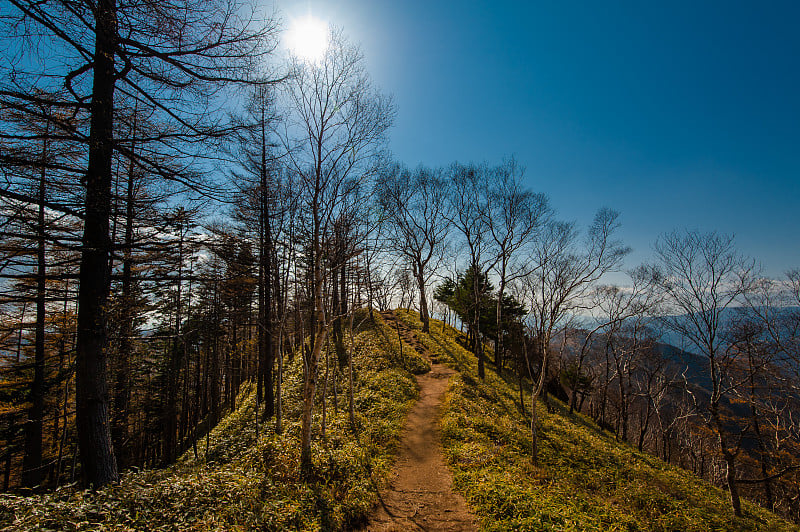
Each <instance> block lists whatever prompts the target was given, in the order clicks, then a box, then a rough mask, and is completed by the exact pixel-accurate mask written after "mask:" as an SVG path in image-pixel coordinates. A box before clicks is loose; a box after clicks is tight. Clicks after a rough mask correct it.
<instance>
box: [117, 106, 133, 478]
mask: <svg viewBox="0 0 800 532" xmlns="http://www.w3.org/2000/svg"><path fill="white" fill-rule="evenodd" d="M137 116H138V115H137V109H134V116H133V132H132V137H133V139H135V138H136V119H137ZM132 142H135V140H132ZM134 149H135V145H131V153H133V151H134ZM134 169H135V167H134V160H133V157H131V158H130V159H129V164H128V183H127V190H126V197H125V246H124V251H123V260H122V311H121V316H120V332H119V352H118V353H117V363H116V372H117V374H116V379H115V385H114V411H113V418H112V422H111V436H112V441H113V442H114V449H115V450H116V455H117V461H118V462H119V466H120V468H124V467H125V466H126V465H127V463H128V461H129V454H130V453H129V449H128V400H129V398H130V389H129V380H130V362H131V358H132V356H133V352H132V343H131V337H132V336H133V319H134V312H133V304H134V302H133V264H132V263H133V259H132V254H131V250H132V246H133V214H134V209H133V202H134V194H133V191H134V185H135V183H134Z"/></svg>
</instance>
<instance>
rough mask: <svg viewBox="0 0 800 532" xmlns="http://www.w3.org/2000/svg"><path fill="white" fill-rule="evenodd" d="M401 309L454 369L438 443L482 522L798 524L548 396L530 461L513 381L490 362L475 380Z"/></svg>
mask: <svg viewBox="0 0 800 532" xmlns="http://www.w3.org/2000/svg"><path fill="white" fill-rule="evenodd" d="M401 315H402V316H403V319H404V321H405V322H406V324H408V325H409V326H411V327H413V328H415V329H417V331H416V332H417V336H418V337H419V338H420V340H421V341H422V342H423V344H425V345H426V346H427V347H428V348H429V349H430V351H431V353H432V355H433V356H434V357H435V358H437V359H439V360H440V361H441V362H444V363H447V364H448V365H451V366H453V367H454V368H456V369H458V370H459V372H460V374H458V375H456V377H455V378H454V379H453V381H452V383H451V385H450V388H449V390H448V395H447V399H446V404H445V410H444V413H443V419H442V432H443V445H444V449H445V453H446V456H447V459H448V461H449V464H450V466H451V468H452V470H453V472H454V485H455V487H456V489H457V490H459V491H460V492H461V493H462V494H463V495H464V496H465V498H466V499H467V501H468V503H469V505H470V506H471V508H472V509H473V511H474V512H475V514H476V516H477V517H478V519H479V520H480V523H481V528H482V529H483V530H598V531H600V530H603V531H606V530H665V531H666V530H676V531H690V530H697V531H708V530H770V531H772V530H795V529H797V527H794V526H792V525H790V524H788V523H787V522H785V521H783V520H781V519H779V518H778V517H776V516H775V515H774V514H772V513H770V512H767V511H766V510H763V509H761V508H759V507H757V506H754V505H751V504H749V503H747V504H745V506H744V511H745V517H743V518H741V519H737V518H735V517H734V516H733V512H732V510H731V509H730V503H729V499H728V497H727V493H726V492H724V491H722V490H720V489H717V488H715V487H713V486H711V485H710V484H708V483H707V482H704V481H702V480H700V479H698V478H697V477H695V476H694V475H692V474H691V473H689V472H687V471H684V470H682V469H680V468H677V467H673V466H669V465H667V464H665V463H663V462H662V461H660V460H659V459H657V458H654V457H651V456H648V455H646V454H643V453H639V452H638V451H636V450H635V449H633V448H632V447H630V446H628V445H623V444H620V443H618V442H616V441H614V438H613V437H610V436H609V435H608V434H606V433H603V432H602V431H601V430H599V428H598V427H597V426H596V425H595V424H594V423H592V422H591V420H588V419H586V418H585V417H583V416H580V415H573V416H569V414H568V413H567V411H566V409H564V408H563V405H560V404H558V403H557V402H555V403H556V410H558V411H557V412H556V413H554V414H547V412H546V410H545V409H544V407H543V406H541V405H540V407H539V411H540V412H542V414H541V416H540V419H541V432H540V434H542V441H541V443H540V453H541V454H540V467H533V466H532V465H531V464H530V453H529V449H530V441H531V440H530V434H529V426H528V423H529V421H528V419H526V418H525V417H523V416H522V415H521V413H520V410H519V406H518V405H519V403H518V400H517V397H518V390H517V389H516V388H515V387H514V386H511V385H509V384H508V383H507V382H505V381H504V380H503V379H501V378H499V377H498V376H497V375H496V373H495V372H494V371H492V370H490V369H489V370H487V375H486V381H485V382H480V381H479V379H478V378H477V363H476V360H475V358H474V357H473V356H472V355H471V354H470V353H469V352H468V351H467V350H466V349H464V348H463V347H462V346H461V345H459V343H458V342H457V341H456V337H457V336H458V333H457V332H456V331H455V330H454V329H452V328H450V327H445V329H444V332H443V331H442V324H441V322H432V324H431V334H430V335H424V334H422V332H421V330H419V329H420V328H421V325H420V324H419V321H418V319H417V316H416V314H413V313H407V312H401ZM487 368H488V366H487ZM528 397H529V395H528Z"/></svg>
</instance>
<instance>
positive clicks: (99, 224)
mask: <svg viewBox="0 0 800 532" xmlns="http://www.w3.org/2000/svg"><path fill="white" fill-rule="evenodd" d="M95 9H96V12H95V20H96V28H95V31H96V45H95V54H94V86H93V91H92V103H91V125H90V132H89V139H90V142H89V165H88V169H87V172H86V200H85V202H86V208H85V213H84V233H83V248H82V251H81V268H80V275H79V278H80V288H79V293H78V338H77V345H76V392H77V393H76V403H77V404H76V424H77V429H78V446H79V449H80V455H81V465H82V474H83V480H84V482H85V483H86V484H88V485H91V486H93V487H95V488H99V487H101V486H104V485H106V484H108V483H109V482H116V481H117V480H118V479H119V475H118V473H117V461H116V458H115V456H114V448H113V446H112V443H111V433H110V430H109V415H108V402H109V401H108V384H107V381H106V352H105V350H106V344H107V335H106V305H107V303H108V292H109V280H110V271H109V264H110V262H109V261H110V251H111V243H110V239H109V215H110V211H111V158H112V150H113V129H114V113H113V109H114V53H115V48H116V43H115V41H116V31H117V20H116V3H115V0H99V1H98V2H97V5H96V7H95Z"/></svg>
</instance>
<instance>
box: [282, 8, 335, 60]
mask: <svg viewBox="0 0 800 532" xmlns="http://www.w3.org/2000/svg"><path fill="white" fill-rule="evenodd" d="M286 46H287V48H289V51H290V52H292V53H293V54H294V55H296V56H297V57H298V58H300V59H303V60H304V61H310V62H317V61H319V60H320V59H322V57H323V56H324V55H325V50H327V49H328V24H326V23H325V22H324V21H322V20H320V19H318V18H315V17H312V16H310V15H309V16H306V17H303V18H298V19H294V20H293V21H292V23H291V25H290V27H289V31H288V33H287V34H286Z"/></svg>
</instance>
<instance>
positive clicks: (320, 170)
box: [280, 31, 394, 475]
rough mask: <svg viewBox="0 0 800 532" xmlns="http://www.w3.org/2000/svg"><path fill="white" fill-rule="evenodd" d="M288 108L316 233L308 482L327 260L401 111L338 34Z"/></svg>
mask: <svg viewBox="0 0 800 532" xmlns="http://www.w3.org/2000/svg"><path fill="white" fill-rule="evenodd" d="M287 103H288V110H289V118H288V120H287V121H286V122H285V126H284V128H283V129H282V132H281V134H280V137H281V139H282V141H283V143H284V147H285V148H286V151H287V153H288V154H289V155H288V158H287V164H288V166H289V168H290V170H291V172H292V173H293V174H295V176H296V180H297V181H296V182H297V186H298V187H299V188H298V193H299V194H300V198H301V199H300V202H301V203H300V205H301V209H302V210H303V216H304V217H305V220H306V221H305V223H306V230H307V233H308V238H307V241H308V242H307V247H306V250H305V253H306V254H307V257H306V258H305V260H306V264H307V268H308V272H307V277H308V282H309V284H310V287H309V288H310V299H311V308H312V310H311V313H312V316H311V320H310V334H309V336H308V338H309V345H308V347H307V349H304V357H305V366H304V368H305V373H304V386H303V414H302V436H301V467H302V470H303V472H304V474H306V475H307V474H310V472H311V468H312V460H311V458H312V457H311V421H312V414H313V410H314V396H315V390H316V384H317V372H318V365H319V357H320V353H321V352H322V349H323V347H324V346H325V345H326V344H327V336H328V330H329V321H328V316H327V315H326V309H325V300H324V283H325V277H326V274H327V269H326V267H325V265H326V264H325V261H326V258H325V257H324V256H323V253H324V251H325V250H326V248H327V246H328V240H329V239H330V238H331V237H332V234H333V224H334V222H335V221H336V220H337V219H340V218H341V217H342V216H343V215H344V214H345V213H347V212H352V211H354V210H357V209H358V208H360V205H363V201H364V195H363V194H362V191H363V188H364V187H365V185H366V182H367V181H368V180H369V179H371V178H372V177H373V176H374V175H375V173H376V171H377V169H378V163H379V162H380V159H379V157H378V156H379V155H380V151H381V148H382V145H383V140H384V135H385V133H386V130H387V129H388V128H389V125H390V124H391V122H392V119H393V115H394V109H393V106H392V103H391V101H390V100H389V99H388V98H386V97H384V96H382V95H381V94H380V93H378V92H377V91H375V90H374V89H373V88H372V86H371V83H370V81H369V77H368V76H367V73H366V71H365V70H364V59H363V55H362V54H361V51H360V50H359V49H358V48H357V47H355V46H353V45H351V44H350V43H348V42H347V40H346V39H345V38H344V36H343V35H342V34H341V32H339V31H331V33H330V42H329V46H328V48H327V50H326V52H325V54H324V56H323V58H322V59H321V60H320V61H319V62H318V63H308V62H306V63H300V62H297V63H296V68H295V73H294V76H293V77H292V79H291V81H290V83H289V84H288V91H287Z"/></svg>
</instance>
